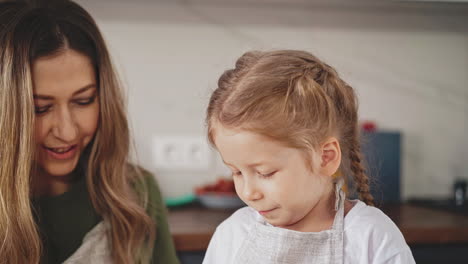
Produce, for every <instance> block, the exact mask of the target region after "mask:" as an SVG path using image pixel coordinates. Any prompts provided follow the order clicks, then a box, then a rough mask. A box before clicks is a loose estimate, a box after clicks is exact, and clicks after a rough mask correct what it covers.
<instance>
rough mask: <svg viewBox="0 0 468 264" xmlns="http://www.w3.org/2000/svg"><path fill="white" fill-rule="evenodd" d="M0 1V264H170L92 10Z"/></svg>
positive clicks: (162, 222)
mask: <svg viewBox="0 0 468 264" xmlns="http://www.w3.org/2000/svg"><path fill="white" fill-rule="evenodd" d="M0 2H1V3H0V135H1V138H0V263H1V264H4V263H15V264H16V263H28V264H30V263H32V264H36V263H74V264H79V263H86V264H90V263H91V264H92V263H99V264H101V263H170V264H172V263H178V260H177V256H176V252H175V249H174V245H173V242H172V238H171V235H170V233H169V228H168V224H167V221H166V213H165V207H164V203H163V201H162V199H161V195H160V192H159V189H158V186H157V184H156V182H155V180H154V177H153V176H152V175H151V174H149V173H146V172H144V171H143V170H140V169H139V168H138V167H137V166H135V165H133V164H131V163H130V162H129V159H128V152H129V147H130V135H129V130H128V123H127V117H126V114H125V109H124V104H123V101H124V100H123V98H122V95H121V90H120V84H119V82H118V80H117V76H116V73H115V71H114V68H113V66H112V63H111V60H110V55H109V53H108V50H107V47H106V44H105V42H104V40H103V37H102V35H101V33H100V31H99V29H98V27H97V25H96V23H95V22H94V20H93V18H92V17H91V16H90V15H89V14H88V13H87V12H86V11H85V10H83V8H81V7H80V6H79V5H77V4H75V3H73V2H71V1H67V0H56V1H55V0H34V1H33V0H30V1H0ZM142 172H143V173H142Z"/></svg>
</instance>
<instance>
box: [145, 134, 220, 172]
mask: <svg viewBox="0 0 468 264" xmlns="http://www.w3.org/2000/svg"><path fill="white" fill-rule="evenodd" d="M152 144H153V147H152V150H153V161H154V164H155V166H156V168H159V169H165V170H180V169H185V170H206V169H209V166H210V163H211V150H210V147H209V146H208V142H207V140H206V138H205V137H203V136H159V135H158V136H154V137H153V142H152Z"/></svg>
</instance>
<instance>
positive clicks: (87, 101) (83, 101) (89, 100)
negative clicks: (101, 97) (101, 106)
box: [75, 96, 96, 105]
mask: <svg viewBox="0 0 468 264" xmlns="http://www.w3.org/2000/svg"><path fill="white" fill-rule="evenodd" d="M95 99H96V96H92V97H90V98H87V99H79V100H75V103H77V104H78V105H89V104H92V103H93V102H94V100H95Z"/></svg>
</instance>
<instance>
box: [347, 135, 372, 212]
mask: <svg viewBox="0 0 468 264" xmlns="http://www.w3.org/2000/svg"><path fill="white" fill-rule="evenodd" d="M349 143H350V144H349V154H348V155H349V161H350V168H351V172H352V173H353V178H354V181H355V184H356V190H357V192H358V194H359V198H360V199H361V200H362V201H363V202H364V203H366V204H367V205H372V206H373V205H374V197H373V196H372V194H371V193H370V187H369V177H368V176H367V174H366V172H365V169H364V166H363V165H362V162H361V160H362V155H361V147H360V145H359V141H358V139H357V133H355V134H354V136H353V137H352V138H351V140H350V142H349Z"/></svg>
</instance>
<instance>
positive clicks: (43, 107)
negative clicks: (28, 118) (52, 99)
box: [34, 105, 50, 114]
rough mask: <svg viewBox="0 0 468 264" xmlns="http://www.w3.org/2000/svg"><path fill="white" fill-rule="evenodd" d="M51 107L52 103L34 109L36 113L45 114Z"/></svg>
mask: <svg viewBox="0 0 468 264" xmlns="http://www.w3.org/2000/svg"><path fill="white" fill-rule="evenodd" d="M49 109H50V105H46V106H36V107H34V111H35V112H36V114H44V113H45V112H47V111H49Z"/></svg>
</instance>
